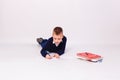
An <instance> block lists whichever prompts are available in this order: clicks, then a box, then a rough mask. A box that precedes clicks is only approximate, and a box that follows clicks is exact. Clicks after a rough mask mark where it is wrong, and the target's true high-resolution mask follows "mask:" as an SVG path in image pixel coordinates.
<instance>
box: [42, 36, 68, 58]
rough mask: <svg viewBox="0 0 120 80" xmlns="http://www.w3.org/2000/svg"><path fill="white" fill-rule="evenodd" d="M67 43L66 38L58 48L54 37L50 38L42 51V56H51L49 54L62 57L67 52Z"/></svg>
mask: <svg viewBox="0 0 120 80" xmlns="http://www.w3.org/2000/svg"><path fill="white" fill-rule="evenodd" d="M66 41H67V38H66V37H65V36H64V37H63V39H62V42H61V43H60V44H59V45H58V46H56V45H55V43H53V37H51V38H49V39H48V41H47V43H46V45H45V46H44V47H43V48H42V50H41V54H42V56H43V57H45V56H46V55H47V54H49V52H50V53H58V54H59V55H62V54H63V53H64V51H65V47H66Z"/></svg>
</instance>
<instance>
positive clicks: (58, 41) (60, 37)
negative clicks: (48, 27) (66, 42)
mask: <svg viewBox="0 0 120 80" xmlns="http://www.w3.org/2000/svg"><path fill="white" fill-rule="evenodd" d="M52 37H53V42H55V44H59V43H60V42H61V41H62V38H63V33H60V34H59V35H56V34H55V33H53V35H52Z"/></svg>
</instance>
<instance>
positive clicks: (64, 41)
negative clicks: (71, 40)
mask: <svg viewBox="0 0 120 80" xmlns="http://www.w3.org/2000/svg"><path fill="white" fill-rule="evenodd" d="M66 42H67V38H66V37H64V38H63V45H62V48H61V49H60V50H59V51H58V52H57V53H58V54H59V55H62V54H63V53H64V51H65V47H66Z"/></svg>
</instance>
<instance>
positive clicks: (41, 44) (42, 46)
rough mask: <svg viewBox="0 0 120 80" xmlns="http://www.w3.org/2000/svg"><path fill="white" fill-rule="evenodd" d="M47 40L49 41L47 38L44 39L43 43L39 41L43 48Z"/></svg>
mask: <svg viewBox="0 0 120 80" xmlns="http://www.w3.org/2000/svg"><path fill="white" fill-rule="evenodd" d="M47 41H48V40H47V39H43V41H42V42H41V43H39V44H40V45H41V47H42V48H43V47H45V45H46V43H47Z"/></svg>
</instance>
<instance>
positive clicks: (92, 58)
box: [77, 52, 103, 62]
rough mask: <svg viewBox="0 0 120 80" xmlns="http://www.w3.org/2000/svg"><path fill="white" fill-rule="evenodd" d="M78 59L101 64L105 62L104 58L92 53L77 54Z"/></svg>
mask: <svg viewBox="0 0 120 80" xmlns="http://www.w3.org/2000/svg"><path fill="white" fill-rule="evenodd" d="M77 58H78V59H81V60H86V61H90V62H101V61H102V60H103V57H102V56H100V55H97V54H93V53H90V52H81V53H77Z"/></svg>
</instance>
